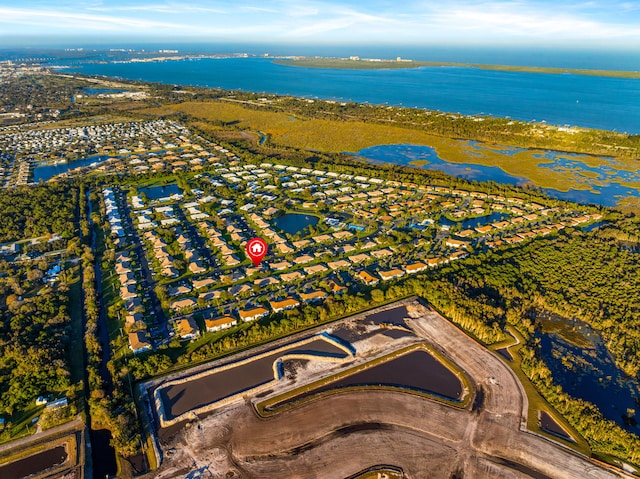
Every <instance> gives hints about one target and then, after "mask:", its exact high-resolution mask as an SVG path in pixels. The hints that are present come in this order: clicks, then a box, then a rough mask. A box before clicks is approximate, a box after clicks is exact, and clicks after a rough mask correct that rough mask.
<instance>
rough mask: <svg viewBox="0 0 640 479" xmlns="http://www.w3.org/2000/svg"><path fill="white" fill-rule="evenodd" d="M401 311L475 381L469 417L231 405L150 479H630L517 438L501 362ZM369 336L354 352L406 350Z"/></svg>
mask: <svg viewBox="0 0 640 479" xmlns="http://www.w3.org/2000/svg"><path fill="white" fill-rule="evenodd" d="M403 304H404V305H405V306H406V312H407V318H406V319H405V321H406V324H407V325H408V326H409V327H410V328H411V330H412V331H413V333H414V335H415V336H414V339H415V341H416V342H421V341H422V342H425V343H427V344H429V345H430V346H431V347H433V348H434V349H436V350H437V351H438V352H439V353H440V354H441V355H443V356H444V357H446V358H447V359H448V360H449V361H451V362H452V363H454V364H456V365H457V366H458V367H460V368H461V369H462V370H463V371H464V372H465V373H466V374H467V375H468V376H469V377H470V378H471V379H472V383H473V388H474V390H475V391H478V393H477V397H476V399H475V400H473V401H470V402H469V406H468V408H466V409H461V408H455V407H451V406H449V405H446V404H441V403H437V402H434V401H430V400H428V399H425V398H424V397H419V396H414V395H410V394H403V393H401V392H391V391H378V390H359V391H350V392H341V393H338V394H332V395H329V396H327V397H322V398H321V399H318V400H314V401H310V402H305V403H301V404H300V405H298V406H296V407H294V408H292V409H289V410H286V411H283V412H281V413H278V414H275V415H273V416H270V417H268V418H261V417H259V416H258V415H257V414H256V412H255V410H254V407H253V405H252V404H250V403H249V402H248V401H245V402H236V403H234V404H233V405H229V407H226V408H223V409H220V410H217V411H215V412H213V413H212V414H211V415H210V416H208V417H206V418H204V419H202V420H199V421H194V422H193V423H191V424H190V425H189V426H188V427H184V428H183V429H182V430H181V431H180V432H179V433H177V434H175V435H174V436H173V437H172V438H171V439H170V441H169V443H167V444H165V445H164V449H165V450H170V451H172V452H171V458H165V462H164V464H163V465H162V467H161V469H160V470H159V471H157V472H156V473H154V477H160V478H168V477H184V470H185V468H186V469H187V470H193V469H197V468H203V467H207V468H208V470H209V471H211V472H212V473H213V474H214V475H213V477H228V478H232V477H242V478H265V477H296V478H297V477H299V478H305V479H310V478H322V479H327V478H336V479H344V478H347V477H349V476H352V475H354V474H357V473H358V472H360V471H363V470H366V469H367V468H369V467H371V466H373V465H376V464H389V465H393V466H397V467H399V468H401V469H402V470H403V471H404V473H405V475H406V477H408V478H415V479H423V478H430V477H434V478H452V477H469V478H471V477H472V478H503V477H504V478H513V477H515V478H520V477H533V478H568V479H573V478H575V479H585V478H615V477H630V476H627V475H625V474H624V473H623V472H622V471H617V470H614V469H608V468H604V467H601V466H600V465H599V464H597V463H595V462H592V461H591V460H590V459H588V458H587V457H584V456H581V455H579V454H576V453H575V452H573V451H571V450H569V449H566V448H564V447H561V446H559V445H557V444H554V443H552V442H550V441H548V440H546V439H544V438H542V437H539V436H535V435H533V434H530V433H527V432H525V431H523V430H522V429H523V428H524V426H525V425H526V416H525V415H526V412H527V399H526V396H525V395H524V392H523V390H522V387H521V385H520V383H519V382H518V380H517V378H516V376H515V375H514V374H513V372H512V371H511V370H510V369H509V368H508V367H507V366H506V365H505V364H504V363H503V362H502V360H500V359H499V358H498V357H496V356H495V355H494V354H493V353H491V352H490V351H488V350H486V349H485V348H483V347H482V346H480V345H479V344H478V343H476V342H475V341H473V340H472V339H470V338H469V337H468V336H466V335H465V334H464V333H462V332H461V331H459V330H458V329H457V328H456V327H455V326H453V325H452V324H451V323H449V322H448V321H447V320H446V319H444V318H442V317H441V316H440V315H438V314H437V313H435V312H434V311H432V310H430V309H429V308H428V307H426V306H425V305H423V304H421V303H419V302H417V301H406V302H404V303H403ZM361 319H362V316H360V317H359V319H358V320H361ZM352 321H354V320H353V319H352ZM356 321H357V320H356ZM340 326H342V325H340ZM375 327H377V326H376V325H370V328H375ZM371 332H372V331H371V329H369V330H367V331H363V333H364V334H365V335H369V338H368V339H367V341H368V343H366V344H364V343H363V344H362V345H361V346H363V348H361V349H365V350H366V347H364V346H367V345H368V346H369V347H370V348H371V349H370V351H379V349H378V350H376V349H375V348H374V346H375V345H377V346H378V347H381V348H382V347H386V348H391V349H390V350H393V347H394V346H393V345H395V344H396V343H395V342H396V341H399V342H401V343H402V344H406V339H402V340H397V339H396V340H394V339H391V338H386V337H382V336H383V335H381V334H379V335H373V336H371V334H370V333H371ZM403 341H404V342H403ZM357 344H359V343H357V342H356V345H357ZM372 345H374V346H372ZM395 349H397V347H396V348H395ZM274 394H277V393H274ZM254 400H259V399H254ZM194 462H195V466H194ZM283 474H284V476H283ZM150 477H151V476H150Z"/></svg>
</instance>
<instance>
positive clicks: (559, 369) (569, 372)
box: [536, 315, 640, 434]
mask: <svg viewBox="0 0 640 479" xmlns="http://www.w3.org/2000/svg"><path fill="white" fill-rule="evenodd" d="M536 324H537V326H538V327H537V332H536V337H537V338H539V339H540V353H541V355H542V358H543V359H544V361H545V363H546V364H547V366H548V367H549V369H550V370H551V372H552V374H553V378H554V380H555V381H556V382H558V384H560V385H561V386H562V388H563V389H564V390H565V391H566V392H567V393H568V394H570V395H571V396H573V397H575V398H580V399H584V400H585V401H589V402H591V403H593V404H595V405H596V406H597V407H598V409H600V411H601V412H602V414H603V415H604V416H605V417H606V418H607V419H611V420H612V421H615V422H616V423H618V424H619V425H620V426H621V427H624V428H626V429H627V430H629V431H632V432H634V433H636V434H638V433H640V427H638V425H629V424H627V423H626V421H625V418H624V415H625V414H626V413H627V409H635V410H636V411H637V410H638V402H637V401H638V400H639V398H640V384H639V383H638V381H636V380H634V379H633V378H630V377H628V376H626V375H625V374H624V372H623V371H621V370H620V369H619V368H618V367H617V366H616V364H615V362H614V359H613V357H612V356H611V354H610V353H609V352H608V351H607V349H606V347H605V345H604V342H603V340H602V337H601V336H600V335H599V333H598V332H597V331H595V330H593V329H592V328H590V327H589V326H588V325H587V324H585V323H583V322H581V321H579V320H568V319H565V318H562V317H559V316H557V315H544V316H543V315H539V316H538V318H537V320H536ZM636 419H637V418H636Z"/></svg>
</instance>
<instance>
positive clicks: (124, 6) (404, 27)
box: [0, 0, 640, 43]
mask: <svg viewBox="0 0 640 479" xmlns="http://www.w3.org/2000/svg"><path fill="white" fill-rule="evenodd" d="M3 1H5V2H7V1H8V0H0V25H1V28H0V35H1V34H2V33H8V34H11V33H25V32H29V31H30V32H32V33H38V34H68V33H69V30H73V31H74V32H76V33H79V34H82V33H87V32H90V31H99V32H101V33H107V32H113V33H114V34H121V33H123V32H126V33H127V34H137V35H139V36H140V35H157V34H161V35H163V34H165V33H167V32H168V33H170V34H171V35H173V36H175V37H177V36H185V37H196V36H201V37H203V39H204V38H206V37H216V38H221V39H222V38H226V39H228V40H240V41H256V40H258V41H261V40H269V41H279V40H281V41H296V40H300V41H317V42H322V41H334V42H335V41H343V42H349V41H352V42H367V41H369V42H378V43H382V42H389V43H391V42H398V41H404V42H409V41H412V42H423V43H425V42H430V43H434V42H447V41H458V42H465V41H466V42H473V41H478V42H482V41H489V42H490V41H501V42H505V41H509V40H516V41H528V42H539V41H544V42H547V43H549V42H553V41H557V40H563V39H573V40H578V41H583V40H584V41H588V40H592V41H596V40H599V41H602V42H604V43H606V42H607V41H609V40H611V41H614V40H618V41H622V40H624V41H628V42H634V41H636V42H640V19H639V18H638V17H639V15H638V14H637V13H634V12H638V11H639V7H638V5H639V4H640V2H633V1H630V0H622V1H620V2H617V3H615V4H613V3H607V4H604V3H603V2H604V0H598V1H586V2H582V3H580V2H571V1H569V0H557V1H543V0H532V1H525V0H508V1H500V0H493V1H490V2H483V1H480V0H449V1H447V2H438V3H435V2H434V1H427V0H414V1H411V0H407V1H405V2H404V3H400V4H398V3H396V2H393V3H392V2H391V1H387V0H371V1H367V2H362V3H360V2H357V1H355V0H342V1H340V0H264V1H263V2H258V1H257V0H237V2H236V3H234V4H231V3H230V2H223V1H222V0H213V1H206V2H205V1H202V0H193V1H180V0H167V1H163V0H148V2H145V1H143V0H137V1H133V0H132V1H131V2H124V0H122V3H120V4H118V5H114V4H113V3H112V2H108V3H107V2H100V1H98V2H91V1H87V2H81V1H74V0H58V1H57V2H56V3H55V4H54V2H55V0H51V3H47V4H46V6H43V5H44V4H42V3H40V2H38V3H36V4H34V3H33V0H31V1H30V0H25V1H26V3H25V4H24V6H22V7H20V8H16V7H13V6H6V7H5V6H1V4H2V2H3Z"/></svg>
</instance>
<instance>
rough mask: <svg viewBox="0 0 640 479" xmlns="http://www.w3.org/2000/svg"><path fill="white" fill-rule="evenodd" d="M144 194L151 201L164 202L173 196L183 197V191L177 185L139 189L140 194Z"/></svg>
mask: <svg viewBox="0 0 640 479" xmlns="http://www.w3.org/2000/svg"><path fill="white" fill-rule="evenodd" d="M142 193H144V194H145V195H146V197H147V198H148V199H150V200H164V199H168V198H169V197H170V196H171V195H181V194H182V190H181V189H180V188H179V187H178V185H176V184H175V183H170V184H168V185H158V186H147V187H145V188H138V194H142Z"/></svg>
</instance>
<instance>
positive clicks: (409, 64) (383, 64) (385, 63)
mask: <svg viewBox="0 0 640 479" xmlns="http://www.w3.org/2000/svg"><path fill="white" fill-rule="evenodd" d="M273 63H275V64H277V65H284V66H293V67H302V68H329V69H344V70H391V69H409V68H422V67H458V68H476V69H478V70H492V71H505V72H520V73H543V74H547V75H563V74H569V75H585V76H601V77H611V78H629V79H640V71H624V70H590V69H579V68H558V67H536V66H520V65H492V64H483V63H460V62H424V61H412V60H402V59H400V60H378V59H356V60H352V59H348V58H328V57H326V58H325V57H320V58H316V57H309V58H308V57H305V58H295V59H276V60H275V61H274V62H273Z"/></svg>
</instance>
